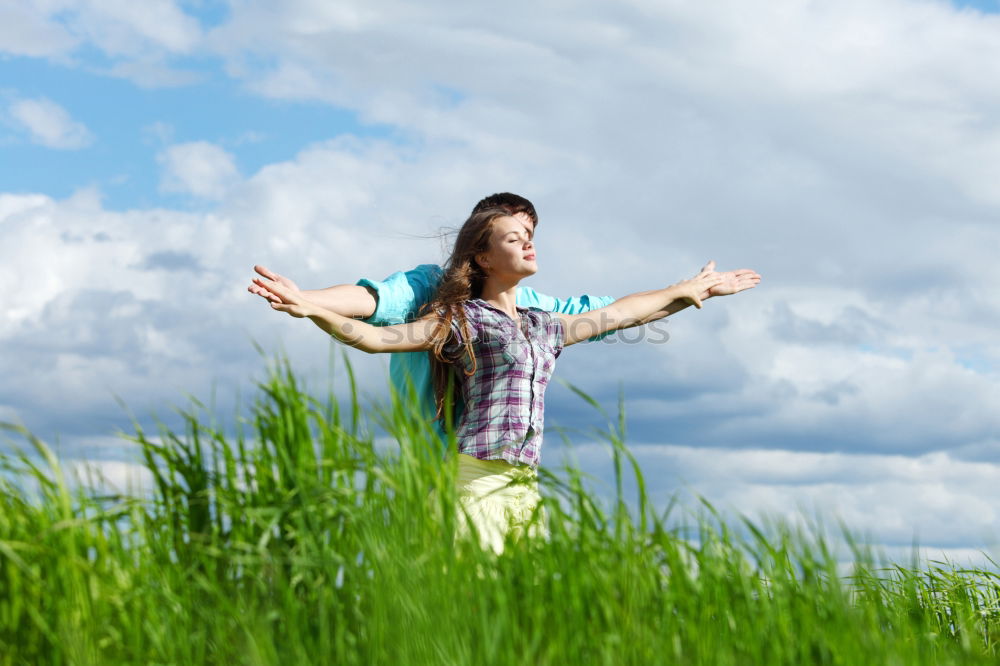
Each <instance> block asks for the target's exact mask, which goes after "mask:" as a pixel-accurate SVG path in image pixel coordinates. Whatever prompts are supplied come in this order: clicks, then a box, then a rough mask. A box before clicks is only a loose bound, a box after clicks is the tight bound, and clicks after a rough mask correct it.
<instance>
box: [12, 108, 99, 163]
mask: <svg viewBox="0 0 1000 666" xmlns="http://www.w3.org/2000/svg"><path fill="white" fill-rule="evenodd" d="M7 113H8V115H9V116H10V118H11V120H12V121H13V122H14V123H15V124H16V125H17V126H18V127H20V128H21V129H22V130H24V131H26V132H27V133H28V136H29V138H30V139H31V141H32V142H34V143H37V144H39V145H42V146H45V147H46V148H57V149H59V150H77V149H80V148H85V147H87V146H89V145H90V144H91V143H93V141H94V136H93V134H91V132H90V130H88V129H87V127H86V126H85V125H84V124H83V123H80V122H78V121H76V120H73V118H72V116H70V114H69V112H68V111H66V109H64V108H63V107H61V106H59V105H58V104H56V103H55V102H53V101H52V100H50V99H45V98H39V99H19V100H15V101H14V102H12V103H11V104H10V106H9V107H8V109H7Z"/></svg>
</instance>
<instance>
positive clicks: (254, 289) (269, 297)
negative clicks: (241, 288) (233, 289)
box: [247, 284, 277, 301]
mask: <svg viewBox="0 0 1000 666" xmlns="http://www.w3.org/2000/svg"><path fill="white" fill-rule="evenodd" d="M247 291H249V292H250V293H251V294H254V295H255V296H260V297H261V298H263V299H264V300H266V301H273V300H276V299H277V296H275V295H274V294H272V293H271V292H269V291H268V290H267V289H264V288H263V287H259V286H257V285H256V284H251V285H250V286H249V287H247Z"/></svg>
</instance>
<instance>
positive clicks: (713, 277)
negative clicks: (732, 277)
mask: <svg viewBox="0 0 1000 666" xmlns="http://www.w3.org/2000/svg"><path fill="white" fill-rule="evenodd" d="M714 267H715V263H714V262H709V263H708V264H707V265H706V266H705V268H703V269H701V272H700V273H698V274H697V275H695V276H694V277H693V278H691V279H690V280H683V281H681V282H678V283H677V284H675V285H674V289H676V290H677V298H676V300H682V301H686V302H688V303H690V304H691V305H693V306H695V307H696V308H699V309H701V299H702V298H705V297H706V295H707V294H708V291H709V289H711V288H712V287H715V286H717V285H720V284H722V282H723V281H724V280H725V278H724V277H723V275H722V274H721V273H718V272H716V271H714V270H711V268H714Z"/></svg>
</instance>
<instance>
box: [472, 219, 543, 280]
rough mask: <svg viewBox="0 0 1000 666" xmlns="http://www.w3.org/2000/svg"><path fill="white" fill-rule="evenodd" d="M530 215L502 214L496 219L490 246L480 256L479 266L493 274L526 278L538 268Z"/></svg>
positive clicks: (493, 275) (478, 257)
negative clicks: (519, 216) (513, 215)
mask: <svg viewBox="0 0 1000 666" xmlns="http://www.w3.org/2000/svg"><path fill="white" fill-rule="evenodd" d="M531 238H532V224H531V220H530V218H528V217H527V216H521V219H519V218H517V217H509V216H504V217H498V218H497V219H495V220H493V232H492V233H491V234H490V248H489V250H487V251H486V252H484V253H482V254H480V255H477V257H476V258H477V259H478V260H479V265H480V266H482V267H483V269H484V270H485V271H486V274H487V275H489V276H491V277H502V278H522V277H526V276H528V275H534V274H535V272H537V271H538V263H537V262H536V261H535V244H534V243H533V242H532V241H531Z"/></svg>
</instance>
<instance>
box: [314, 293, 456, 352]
mask: <svg viewBox="0 0 1000 666" xmlns="http://www.w3.org/2000/svg"><path fill="white" fill-rule="evenodd" d="M299 307H300V308H301V310H300V312H301V314H302V315H303V316H306V317H308V318H309V319H310V320H312V322H313V323H314V324H316V325H317V326H318V327H319V328H321V329H322V330H323V331H324V332H326V333H328V334H329V335H331V336H333V337H334V338H336V339H337V340H340V341H341V342H343V343H344V344H346V345H349V346H351V347H354V348H355V349H360V350H361V351H364V352H368V353H369V354H379V353H385V352H409V351H427V350H428V349H430V348H431V342H432V335H433V332H434V330H435V328H436V327H437V325H438V322H437V321H436V320H434V319H431V318H424V319H418V320H417V321H413V322H410V323H408V324H397V325H395V326H372V325H371V324H368V323H365V322H363V321H358V320H357V319H351V318H349V317H345V316H343V315H340V314H337V313H336V312H333V311H332V310H327V309H326V308H322V307H319V306H318V305H316V304H314V303H308V302H307V303H305V304H300V305H299Z"/></svg>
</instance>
